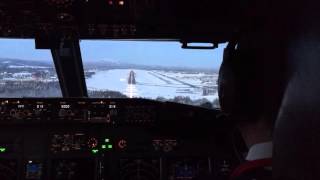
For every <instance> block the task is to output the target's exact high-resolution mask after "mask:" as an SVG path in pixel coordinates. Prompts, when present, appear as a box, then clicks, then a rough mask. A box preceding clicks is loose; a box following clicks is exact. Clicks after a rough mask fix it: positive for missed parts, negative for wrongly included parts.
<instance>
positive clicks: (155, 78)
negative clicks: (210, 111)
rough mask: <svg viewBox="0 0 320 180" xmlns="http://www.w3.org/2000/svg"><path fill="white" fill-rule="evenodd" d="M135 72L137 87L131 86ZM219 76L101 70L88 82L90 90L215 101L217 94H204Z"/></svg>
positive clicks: (87, 80) (131, 95)
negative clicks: (132, 75)
mask: <svg viewBox="0 0 320 180" xmlns="http://www.w3.org/2000/svg"><path fill="white" fill-rule="evenodd" d="M131 70H133V71H134V72H135V75H136V76H135V78H136V84H134V85H129V84H128V81H127V78H128V75H129V72H130V71H131ZM217 77H218V76H217V75H215V74H205V73H189V72H183V73H182V72H171V71H170V72H168V71H159V70H154V71H152V70H138V69H113V70H108V71H97V72H96V73H95V74H94V75H93V76H92V77H90V78H88V79H86V82H87V87H88V89H89V90H111V91H119V92H121V93H124V94H126V95H127V96H129V97H143V98H151V99H155V98H157V97H164V98H174V97H176V96H189V97H190V98H191V99H192V100H196V99H202V98H206V99H208V100H209V101H213V100H214V99H216V98H217V92H215V93H211V94H210V95H207V96H204V95H203V88H206V87H207V88H208V87H209V88H214V87H215V86H216V80H217Z"/></svg>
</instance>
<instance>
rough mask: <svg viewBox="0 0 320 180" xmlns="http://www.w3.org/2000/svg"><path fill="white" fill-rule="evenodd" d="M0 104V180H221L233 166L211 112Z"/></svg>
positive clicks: (131, 104)
mask: <svg viewBox="0 0 320 180" xmlns="http://www.w3.org/2000/svg"><path fill="white" fill-rule="evenodd" d="M0 103H1V106H0V179H1V180H20V179H26V180H37V179H48V180H51V179H52V180H75V179H77V180H78V179H92V180H107V179H121V180H153V179H154V180H189V179H205V178H209V179H227V178H228V175H229V173H230V172H231V170H232V169H233V167H234V166H235V165H236V164H237V160H236V158H235V156H234V153H233V150H232V144H231V143H230V141H229V139H228V138H229V136H228V134H229V132H228V131H226V130H225V129H223V123H220V122H219V119H218V118H217V115H218V114H219V111H218V110H210V109H204V108H198V107H193V106H187V105H180V104H175V103H165V102H156V101H151V100H145V99H89V98H82V99H79V98H73V99H72V98H71V99H62V98H53V99H0ZM210 126H211V127H210ZM199 131H201V132H199Z"/></svg>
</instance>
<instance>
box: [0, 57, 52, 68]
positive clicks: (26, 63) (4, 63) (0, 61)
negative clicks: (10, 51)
mask: <svg viewBox="0 0 320 180" xmlns="http://www.w3.org/2000/svg"><path fill="white" fill-rule="evenodd" d="M52 67H53V63H49V62H40V61H33V60H21V59H10V58H0V68H2V69H3V68H34V69H37V68H52Z"/></svg>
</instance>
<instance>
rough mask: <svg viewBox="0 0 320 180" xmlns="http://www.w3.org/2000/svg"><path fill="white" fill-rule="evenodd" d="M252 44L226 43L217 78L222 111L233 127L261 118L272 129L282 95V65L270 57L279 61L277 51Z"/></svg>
mask: <svg viewBox="0 0 320 180" xmlns="http://www.w3.org/2000/svg"><path fill="white" fill-rule="evenodd" d="M252 44H256V43H252ZM252 44H250V45H248V44H245V45H243V44H241V41H240V43H239V42H229V44H228V45H227V47H226V48H225V50H224V55H223V62H222V64H221V67H220V71H219V78H218V94H219V101H220V105H221V109H222V111H223V112H224V113H225V114H226V115H227V116H228V117H229V119H231V120H232V121H234V122H235V123H237V122H238V123H240V122H248V123H250V122H255V121H258V120H259V119H260V118H261V117H264V119H266V120H267V121H268V122H269V123H270V125H273V123H274V121H275V120H276V117H277V113H278V109H279V107H280V105H281V101H282V95H283V92H284V83H283V77H284V75H283V72H284V66H283V64H284V63H283V62H280V61H278V62H277V61H274V60H273V59H272V55H271V54H272V53H274V54H273V55H274V56H275V59H277V58H279V57H276V56H277V55H280V54H279V52H277V51H276V50H275V52H272V50H271V49H272V48H270V51H268V47H262V46H260V47H256V46H253V45H252ZM267 53H271V54H267Z"/></svg>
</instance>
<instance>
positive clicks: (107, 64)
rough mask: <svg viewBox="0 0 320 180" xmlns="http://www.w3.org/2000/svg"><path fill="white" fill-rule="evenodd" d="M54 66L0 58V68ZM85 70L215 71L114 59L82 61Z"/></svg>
mask: <svg viewBox="0 0 320 180" xmlns="http://www.w3.org/2000/svg"><path fill="white" fill-rule="evenodd" d="M51 68H54V64H53V62H49V61H43V62H41V61H34V60H22V59H10V58H0V69H1V70H4V69H15V70H18V69H20V70H21V69H24V70H28V69H51ZM84 68H85V70H90V69H99V70H109V69H144V70H165V71H194V72H208V73H216V72H217V70H214V69H199V68H189V67H183V66H181V67H170V66H146V65H139V64H130V63H123V62H114V61H106V60H102V61H91V62H86V63H84Z"/></svg>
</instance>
